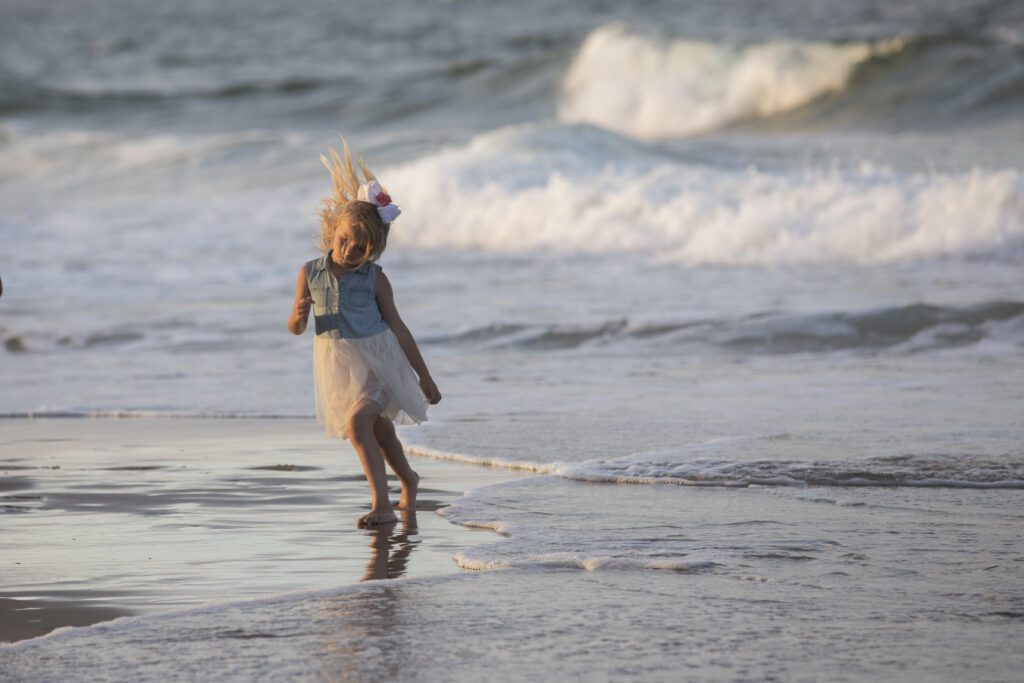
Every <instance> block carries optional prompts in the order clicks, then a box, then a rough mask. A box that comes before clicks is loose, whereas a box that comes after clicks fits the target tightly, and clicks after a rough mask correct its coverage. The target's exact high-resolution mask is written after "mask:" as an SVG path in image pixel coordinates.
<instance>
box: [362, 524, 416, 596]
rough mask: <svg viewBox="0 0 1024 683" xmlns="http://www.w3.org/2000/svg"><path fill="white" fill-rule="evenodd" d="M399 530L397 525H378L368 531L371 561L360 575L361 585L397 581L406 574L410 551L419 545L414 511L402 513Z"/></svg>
mask: <svg viewBox="0 0 1024 683" xmlns="http://www.w3.org/2000/svg"><path fill="white" fill-rule="evenodd" d="M399 513H400V514H401V516H402V517H401V529H400V530H397V529H396V527H398V525H399V523H398V522H393V523H391V524H380V525H377V526H376V527H375V528H374V529H373V530H371V531H370V539H371V540H370V561H369V562H368V563H367V565H366V571H365V572H364V573H363V579H362V580H363V581H376V580H379V579H397V578H398V577H400V576H402V575H403V574H405V569H406V567H407V566H408V564H409V556H410V555H411V554H412V549H413V548H414V547H416V546H417V545H419V540H418V539H413V538H412V537H414V536H416V535H418V532H419V530H418V527H417V525H416V511H415V510H401V511H399Z"/></svg>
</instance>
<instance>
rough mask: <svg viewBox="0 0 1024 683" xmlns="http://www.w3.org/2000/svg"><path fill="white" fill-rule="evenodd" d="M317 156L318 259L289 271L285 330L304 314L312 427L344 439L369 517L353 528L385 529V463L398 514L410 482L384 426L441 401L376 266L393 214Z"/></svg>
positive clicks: (371, 183) (339, 165)
mask: <svg viewBox="0 0 1024 683" xmlns="http://www.w3.org/2000/svg"><path fill="white" fill-rule="evenodd" d="M342 142H343V144H344V150H345V158H344V160H342V159H341V158H340V157H339V156H338V154H337V152H335V151H334V150H333V149H332V150H331V152H330V157H331V158H330V159H328V158H326V157H324V156H321V157H320V159H321V161H323V163H324V165H325V166H326V167H327V170H328V171H329V172H330V174H331V180H332V184H333V193H332V195H331V196H330V197H327V198H326V199H324V201H323V204H324V205H323V208H322V209H321V210H320V212H319V213H320V224H321V231H320V250H321V251H323V252H324V255H323V256H322V257H321V258H317V259H313V260H312V261H309V262H308V263H306V264H305V265H303V266H302V268H300V269H299V279H298V282H296V284H295V303H294V305H293V306H292V313H291V317H289V318H288V329H289V330H290V331H291V332H292V334H302V333H303V332H305V330H306V322H307V320H308V318H309V310H310V308H312V309H313V320H314V325H315V327H316V337H315V339H314V341H313V376H314V380H315V393H316V417H317V421H318V422H320V423H321V424H323V425H324V427H325V429H326V432H327V435H328V436H336V437H339V438H341V439H346V438H348V439H351V441H352V445H353V446H354V447H355V449H356V452H357V453H358V454H359V460H360V462H361V463H362V465H363V472H364V473H365V474H366V479H367V480H368V481H369V483H370V493H371V495H372V509H371V510H370V512H369V513H368V514H366V515H364V516H363V517H361V518H360V519H359V522H358V526H359V527H360V528H362V527H367V526H370V525H374V524H383V523H387V522H394V521H395V520H396V519H397V518H396V517H395V511H394V509H393V508H392V506H391V502H390V501H389V500H388V488H387V472H386V471H385V469H384V461H385V460H386V461H387V463H388V465H390V466H391V469H392V470H393V471H394V473H395V474H396V475H397V476H398V478H399V479H400V480H401V482H402V498H401V500H400V501H399V503H398V507H399V508H404V509H410V510H411V509H413V507H414V506H415V503H416V490H417V488H418V484H419V479H420V478H419V475H417V474H416V472H414V471H413V469H412V468H411V467H410V466H409V461H408V460H406V457H405V451H403V450H402V443H401V442H400V441H399V440H398V437H397V436H396V435H395V427H394V425H393V421H394V420H398V421H399V422H400V423H407V422H410V421H411V422H417V423H419V422H423V421H425V420H426V419H427V403H428V402H429V403H432V404H434V403H437V402H439V401H440V400H441V392H439V391H438V389H437V385H435V384H434V380H433V379H431V377H430V371H429V370H428V369H427V364H426V363H424V362H423V357H422V356H421V355H420V351H419V348H418V347H417V346H416V341H415V340H414V339H413V337H412V334H411V333H410V332H409V328H407V327H406V326H405V323H404V322H402V318H401V317H400V316H399V315H398V309H397V308H395V298H394V293H393V292H392V290H391V283H390V282H389V281H388V278H387V276H386V275H384V273H383V272H382V270H381V267H380V266H379V265H377V263H376V261H377V259H378V258H380V255H381V254H382V253H383V252H384V247H385V246H386V245H387V240H388V231H389V229H390V228H391V221H393V220H394V219H395V218H396V217H397V216H398V214H399V213H400V210H399V209H398V207H397V206H395V205H394V204H392V203H391V197H389V196H388V194H387V193H386V192H385V191H384V190H383V188H381V186H380V183H378V182H377V179H376V178H375V177H374V175H373V173H371V172H370V169H369V168H367V167H366V164H365V163H364V162H363V160H362V159H360V160H359V170H360V171H362V176H363V177H362V180H361V179H360V177H359V173H358V172H357V171H356V168H355V167H354V165H353V163H352V154H351V151H350V150H349V147H348V143H347V142H344V140H343V141H342Z"/></svg>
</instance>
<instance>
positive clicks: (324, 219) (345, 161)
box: [317, 138, 391, 263]
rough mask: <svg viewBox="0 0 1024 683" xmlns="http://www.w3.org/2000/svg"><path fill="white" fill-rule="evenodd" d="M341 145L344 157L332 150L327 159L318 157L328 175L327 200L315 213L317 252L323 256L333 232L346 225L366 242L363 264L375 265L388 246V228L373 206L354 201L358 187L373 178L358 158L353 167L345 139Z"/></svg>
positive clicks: (328, 246)
mask: <svg viewBox="0 0 1024 683" xmlns="http://www.w3.org/2000/svg"><path fill="white" fill-rule="evenodd" d="M341 144H342V151H343V154H344V156H340V155H339V154H338V153H337V152H336V151H335V150H334V148H333V147H332V148H330V149H329V150H328V153H327V156H324V155H323V154H321V155H320V161H321V162H323V165H324V166H325V167H326V168H327V171H328V172H329V173H330V174H331V196H329V197H324V199H323V202H322V206H321V208H320V209H319V211H318V212H317V213H318V214H319V215H320V242H319V245H318V246H319V247H320V251H322V252H323V253H325V254H326V253H327V252H328V251H330V250H331V243H332V242H333V241H334V232H335V230H337V229H338V227H339V226H341V225H349V226H351V228H352V230H353V232H356V233H359V234H360V235H361V236H362V237H364V238H365V239H366V245H367V247H366V255H365V258H364V259H363V263H365V262H366V261H376V260H377V259H378V258H380V255H381V254H383V253H384V248H385V247H386V246H387V244H388V231H389V230H390V228H391V224H390V223H385V222H384V221H382V220H381V218H380V214H379V213H378V212H377V207H376V206H374V205H373V204H371V203H370V202H364V201H360V200H359V199H357V197H358V195H359V186H360V185H362V184H363V183H367V182H370V181H371V180H376V179H377V177H376V176H375V175H374V174H373V171H371V170H370V169H369V167H368V166H367V165H366V162H365V161H363V158H362V157H359V158H358V159H357V160H356V162H355V163H353V162H352V150H351V149H350V148H349V146H348V142H347V141H346V140H345V138H342V139H341ZM360 173H361V174H362V177H361V178H360Z"/></svg>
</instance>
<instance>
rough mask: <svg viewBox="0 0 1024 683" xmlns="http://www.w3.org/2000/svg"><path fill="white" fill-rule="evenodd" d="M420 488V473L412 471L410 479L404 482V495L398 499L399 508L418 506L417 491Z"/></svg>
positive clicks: (409, 508) (407, 508)
mask: <svg viewBox="0 0 1024 683" xmlns="http://www.w3.org/2000/svg"><path fill="white" fill-rule="evenodd" d="M419 488H420V475H418V474H416V473H415V472H413V473H412V479H411V480H410V481H403V482H402V497H401V498H400V499H399V501H398V509H399V510H412V509H413V508H415V507H416V491H418V490H419Z"/></svg>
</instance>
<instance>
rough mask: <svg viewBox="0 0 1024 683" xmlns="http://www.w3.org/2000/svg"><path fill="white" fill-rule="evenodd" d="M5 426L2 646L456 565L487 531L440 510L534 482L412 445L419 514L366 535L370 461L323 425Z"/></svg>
mask: <svg viewBox="0 0 1024 683" xmlns="http://www.w3.org/2000/svg"><path fill="white" fill-rule="evenodd" d="M3 424H4V426H5V429H4V435H3V437H0V510H2V511H3V512H2V513H0V514H4V515H5V517H6V519H5V537H6V542H5V545H6V546H7V548H8V549H9V552H8V553H6V558H5V559H4V560H3V561H2V562H0V580H2V585H3V589H2V590H0V643H2V642H7V643H11V642H18V641H22V640H26V639H30V638H35V637H38V636H41V635H45V634H46V633H49V632H51V631H53V630H54V629H56V628H60V627H64V626H86V625H90V624H95V623H99V622H103V621H108V620H110V619H114V618H117V617H121V616H133V615H140V614H147V613H154V612H161V611H166V610H174V609H179V608H187V607H192V606H199V605H202V604H205V603H208V602H211V601H216V600H224V599H231V600H233V599H246V598H259V597H267V596H271V595H275V594H278V593H285V592H289V591H293V590H303V589H312V590H319V589H325V588H334V587H338V586H342V585H348V584H355V583H358V582H360V581H368V580H381V579H392V578H398V577H410V578H415V577H423V576H433V575H439V574H446V573H452V574H457V573H460V572H462V571H465V570H461V569H460V568H459V567H458V565H457V564H456V563H455V561H454V559H453V555H454V553H456V552H457V551H459V550H462V549H465V548H469V547H472V546H474V545H477V544H478V543H480V542H486V540H487V539H486V538H485V537H483V536H482V535H481V534H485V533H490V532H488V531H486V530H480V529H470V528H466V527H462V526H459V525H457V524H455V523H453V522H450V521H448V520H447V519H445V518H443V517H442V516H441V515H438V514H436V512H437V510H439V509H441V508H443V507H446V506H447V505H449V504H450V503H451V502H452V501H453V500H455V499H456V498H458V497H459V496H461V495H462V494H464V493H465V492H466V491H468V490H470V489H472V488H476V487H478V486H484V485H488V484H493V483H499V482H503V481H510V480H513V479H516V478H521V477H524V476H529V475H527V474H525V473H517V472H513V471H509V470H504V469H497V468H486V467H480V466H479V465H470V464H460V463H452V462H447V461H439V460H433V459H430V458H424V457H416V456H415V455H414V454H413V453H410V457H411V459H413V460H414V467H415V468H416V470H417V471H418V472H419V473H420V476H421V477H422V482H423V484H422V488H421V490H420V492H419V496H418V500H417V506H416V510H414V511H411V512H406V513H401V511H399V512H400V520H399V522H398V523H397V524H394V525H387V526H386V527H384V528H380V529H374V530H361V529H357V528H356V525H355V522H356V519H357V518H358V516H359V515H360V514H362V512H363V511H364V510H365V509H368V508H369V502H370V496H369V490H368V487H367V484H366V481H365V478H364V476H363V473H362V470H361V468H360V466H359V462H358V459H357V457H356V455H355V453H354V452H353V451H352V449H351V447H350V446H349V445H348V444H347V442H346V443H342V442H338V441H337V440H333V439H328V438H326V437H324V435H323V433H322V431H321V429H320V427H319V426H318V425H316V423H315V422H314V421H313V420H312V419H301V418H275V419H273V420H267V419H262V418H233V419H231V420H214V419H209V418H174V419H166V418H152V419H151V418H134V417H133V418H132V419H130V420H121V419H102V418H98V419H92V420H83V419H79V418H8V419H5V420H4V421H3ZM339 444H340V449H339ZM389 485H390V488H391V490H392V494H393V497H395V498H396V499H397V494H398V492H399V485H398V482H397V480H395V479H394V478H393V477H390V476H389Z"/></svg>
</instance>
